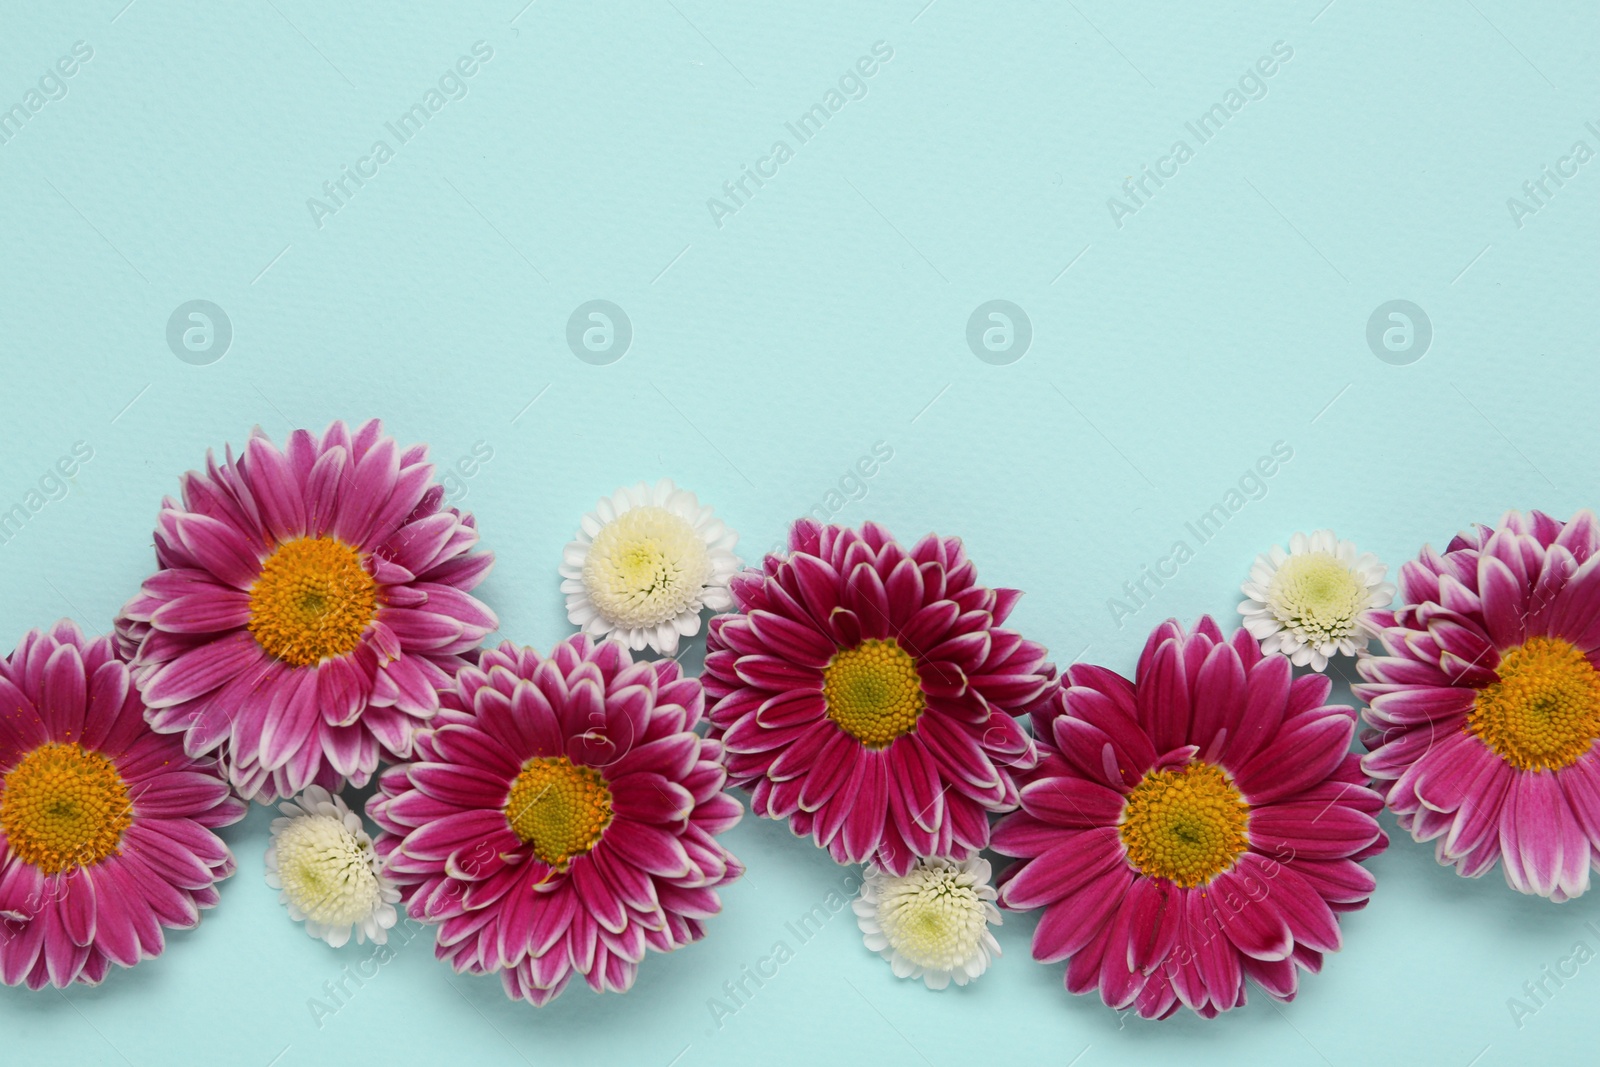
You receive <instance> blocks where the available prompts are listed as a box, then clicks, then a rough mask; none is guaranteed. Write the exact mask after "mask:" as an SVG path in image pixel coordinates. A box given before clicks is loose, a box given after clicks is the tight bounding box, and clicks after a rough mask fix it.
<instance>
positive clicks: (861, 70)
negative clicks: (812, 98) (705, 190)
mask: <svg viewBox="0 0 1600 1067" xmlns="http://www.w3.org/2000/svg"><path fill="white" fill-rule="evenodd" d="M893 58H894V47H893V46H892V45H890V44H889V43H888V42H887V41H874V42H873V43H872V54H871V55H865V56H861V57H860V58H858V59H857V60H856V61H855V65H854V66H853V67H850V68H847V69H846V70H845V72H844V73H843V74H841V75H839V80H838V87H837V88H835V87H833V86H829V87H828V90H827V91H826V92H825V93H823V94H822V100H821V102H819V103H815V104H812V105H811V106H810V107H809V108H807V109H806V110H805V111H803V112H801V114H800V117H799V118H797V119H795V120H794V121H793V122H785V123H784V124H783V125H784V128H785V129H786V130H788V131H789V133H790V134H791V135H792V136H793V137H794V139H795V145H796V146H799V145H803V144H806V143H808V142H809V141H810V140H811V139H812V138H813V137H815V136H816V135H817V134H819V133H821V132H822V127H823V126H825V125H827V123H828V120H829V119H831V118H832V117H833V116H835V115H837V114H838V113H839V112H841V111H843V110H844V106H845V104H847V103H849V102H850V101H851V100H863V99H865V98H866V95H867V79H869V78H871V77H873V76H874V75H876V74H877V73H878V71H879V70H881V69H882V64H885V63H888V62H889V61H890V60H891V59H893ZM794 156H795V149H794V148H791V147H790V146H789V142H788V141H785V140H777V141H774V142H772V147H770V148H768V149H767V154H766V155H764V156H762V157H760V158H759V159H757V160H756V161H755V164H754V169H753V170H752V169H751V167H750V166H749V165H746V166H744V167H742V168H741V170H740V173H739V176H738V177H736V178H731V179H729V180H728V181H725V182H723V183H722V193H723V195H722V196H720V197H718V196H713V197H708V198H707V199H706V210H707V211H709V212H710V213H711V221H712V222H714V223H715V224H716V227H717V229H719V230H720V229H722V220H723V219H724V218H726V217H727V216H729V215H737V214H738V213H739V209H740V208H742V207H745V206H746V205H748V204H749V203H750V201H751V200H752V199H754V198H755V195H756V193H757V192H758V191H760V190H761V189H762V188H763V187H764V186H765V185H766V184H767V182H769V181H771V180H772V179H773V178H776V177H777V176H778V170H779V168H780V167H782V166H783V165H784V164H785V163H787V162H789V160H791V159H793V158H794ZM769 166H770V168H771V169H770V170H769V169H768V168H769ZM752 183H754V186H755V188H751V184H752Z"/></svg>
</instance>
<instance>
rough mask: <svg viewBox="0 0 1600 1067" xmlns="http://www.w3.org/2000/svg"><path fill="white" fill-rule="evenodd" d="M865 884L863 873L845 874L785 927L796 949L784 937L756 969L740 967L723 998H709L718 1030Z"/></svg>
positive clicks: (751, 966)
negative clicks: (863, 882)
mask: <svg viewBox="0 0 1600 1067" xmlns="http://www.w3.org/2000/svg"><path fill="white" fill-rule="evenodd" d="M861 882H862V878H861V875H860V873H858V872H856V871H850V872H848V873H847V874H845V876H844V877H843V878H841V879H840V880H839V888H837V889H830V890H828V895H827V896H825V897H823V898H822V900H820V901H819V902H817V903H816V904H813V905H811V908H810V909H809V910H808V911H806V912H805V913H804V914H802V915H801V916H800V917H799V918H797V919H795V920H793V921H792V922H786V923H784V924H783V928H784V930H786V931H787V932H788V934H789V937H791V938H793V939H794V944H793V945H790V944H789V940H788V939H787V938H781V937H780V938H779V939H778V940H777V941H775V942H773V944H772V948H771V949H769V950H768V951H767V954H766V955H764V956H762V957H761V958H759V959H757V960H756V961H755V963H754V964H753V965H752V964H749V963H744V964H740V966H739V976H738V977H737V978H730V979H729V980H728V981H726V982H723V983H722V992H723V996H720V997H707V998H706V1010H707V1011H709V1012H710V1013H711V1021H712V1022H713V1023H715V1024H716V1027H717V1029H718V1030H721V1029H722V1028H723V1025H724V1020H727V1019H731V1018H733V1017H734V1016H735V1015H737V1014H739V1012H740V1011H742V1010H743V1009H745V1008H747V1007H749V1005H750V1002H751V1001H752V1000H754V999H755V996H756V994H757V993H759V992H761V990H763V989H765V988H766V985H767V983H768V982H770V981H772V980H773V979H774V978H776V977H778V970H779V969H780V968H781V967H782V966H783V965H784V964H786V963H788V962H789V961H790V960H792V959H794V956H795V949H796V948H797V947H799V946H801V945H804V944H805V943H806V942H808V941H810V940H811V939H812V938H814V937H816V936H817V935H818V934H820V933H821V932H822V928H823V926H825V925H826V924H827V922H828V920H829V919H831V918H833V917H834V916H835V915H837V914H839V913H840V912H841V911H844V910H845V909H846V908H848V907H849V904H850V899H851V898H852V897H854V896H855V895H856V893H857V892H858V891H859V890H860V889H861Z"/></svg>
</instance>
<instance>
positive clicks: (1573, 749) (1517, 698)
mask: <svg viewBox="0 0 1600 1067" xmlns="http://www.w3.org/2000/svg"><path fill="white" fill-rule="evenodd" d="M1496 673H1497V674H1499V675H1500V680H1499V681H1497V682H1492V683H1490V684H1489V685H1486V686H1484V687H1483V688H1482V689H1480V690H1478V698H1477V700H1475V701H1474V702H1473V705H1472V710H1471V711H1470V712H1468V713H1467V726H1466V730H1467V732H1468V733H1470V734H1472V735H1473V736H1475V737H1477V738H1478V739H1479V740H1481V741H1482V742H1483V743H1484V744H1486V745H1488V746H1489V747H1490V748H1491V749H1493V750H1494V751H1495V753H1496V754H1497V755H1499V757H1500V758H1501V759H1503V760H1505V761H1506V762H1507V763H1509V764H1511V765H1512V766H1513V767H1516V768H1517V769H1518V770H1523V771H1544V770H1551V771H1554V770H1560V769H1561V768H1562V767H1565V766H1567V765H1568V764H1570V763H1572V762H1573V761H1574V760H1576V759H1577V758H1578V757H1579V756H1581V755H1583V754H1584V753H1585V752H1587V751H1589V749H1590V748H1592V747H1593V746H1594V743H1595V741H1596V740H1597V739H1600V672H1597V671H1596V670H1595V669H1594V665H1593V664H1591V663H1590V662H1589V660H1588V658H1587V657H1586V656H1584V654H1583V653H1582V652H1579V651H1578V650H1577V649H1576V648H1574V647H1573V646H1572V645H1570V644H1568V643H1567V642H1565V641H1562V640H1561V639H1559V638H1555V637H1531V638H1529V639H1528V641H1527V643H1525V644H1523V645H1519V646H1518V647H1516V648H1513V649H1511V650H1510V651H1509V652H1507V653H1505V655H1504V656H1503V657H1502V658H1501V660H1500V666H1499V668H1498V669H1497V670H1496Z"/></svg>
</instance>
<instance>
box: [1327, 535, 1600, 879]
mask: <svg viewBox="0 0 1600 1067" xmlns="http://www.w3.org/2000/svg"><path fill="white" fill-rule="evenodd" d="M1400 587H1401V592H1402V594H1403V595H1404V597H1405V599H1406V600H1408V601H1409V602H1410V606H1409V607H1403V608H1400V609H1399V610H1397V611H1375V612H1371V613H1370V615H1369V619H1370V621H1371V624H1372V625H1373V626H1374V628H1375V629H1377V631H1378V637H1379V640H1380V641H1382V643H1383V648H1384V651H1385V653H1386V654H1385V655H1372V656H1367V657H1364V658H1362V659H1361V660H1359V661H1358V663H1357V668H1358V669H1359V670H1360V672H1361V677H1362V678H1364V679H1366V682H1365V683H1364V684H1359V685H1356V686H1354V687H1353V688H1354V692H1355V694H1356V695H1357V696H1358V697H1359V698H1361V699H1362V700H1363V701H1365V702H1366V703H1367V704H1368V705H1369V707H1368V708H1367V710H1366V719H1367V722H1368V723H1369V724H1370V725H1371V726H1372V727H1373V729H1372V730H1370V731H1368V732H1367V733H1366V734H1365V735H1364V736H1363V738H1362V740H1363V741H1365V742H1366V744H1367V747H1368V748H1370V749H1372V751H1371V752H1370V753H1369V754H1368V755H1367V757H1366V759H1365V760H1363V761H1362V767H1363V768H1364V769H1365V770H1366V772H1367V773H1368V774H1370V775H1371V776H1372V777H1374V778H1376V779H1379V780H1380V781H1382V782H1384V783H1387V784H1388V790H1389V792H1388V796H1387V801H1388V804H1389V807H1391V808H1392V809H1394V811H1395V813H1396V814H1397V815H1398V816H1399V818H1400V825H1401V826H1402V827H1403V828H1405V829H1406V830H1409V831H1410V832H1411V836H1412V837H1414V838H1415V839H1416V840H1418V841H1433V840H1437V841H1438V844H1437V846H1436V852H1437V855H1438V858H1439V862H1440V863H1443V864H1453V865H1454V866H1455V868H1456V871H1457V872H1458V873H1459V874H1461V875H1463V876H1464V877H1468V878H1476V877H1478V876H1480V875H1483V874H1485V873H1487V872H1488V871H1489V870H1491V869H1493V867H1494V865H1495V864H1496V863H1497V862H1500V861H1502V860H1503V861H1504V871H1505V877H1506V881H1507V882H1509V883H1510V884H1511V887H1512V888H1513V889H1516V890H1518V891H1519V892H1523V893H1536V894H1538V895H1539V896H1543V897H1549V898H1550V899H1552V900H1557V901H1562V900H1568V899H1570V898H1572V897H1575V896H1578V895H1579V894H1580V893H1582V892H1584V891H1585V890H1586V889H1588V888H1589V870H1590V868H1591V867H1596V868H1597V869H1600V670H1597V669H1596V668H1597V666H1600V523H1597V522H1596V521H1595V517H1594V515H1593V514H1592V513H1590V512H1588V511H1580V512H1579V513H1578V514H1577V515H1575V516H1573V517H1572V519H1571V520H1570V521H1569V522H1565V523H1563V522H1560V521H1558V520H1556V519H1553V518H1551V517H1550V516H1549V515H1545V514H1543V513H1541V512H1538V511H1533V512H1529V513H1528V514H1526V515H1524V514H1522V513H1521V512H1517V511H1510V512H1507V513H1506V515H1505V517H1504V518H1502V519H1501V520H1500V524H1499V525H1498V526H1496V527H1494V528H1490V527H1488V526H1482V525H1479V526H1476V527H1474V528H1473V529H1472V530H1469V531H1468V532H1466V533H1463V534H1461V535H1460V536H1458V537H1456V538H1455V539H1454V540H1453V541H1451V542H1450V544H1449V546H1448V547H1447V548H1446V549H1445V551H1444V554H1443V555H1440V554H1439V553H1437V552H1435V551H1434V550H1433V549H1432V548H1424V549H1423V550H1422V554H1421V556H1419V557H1418V558H1417V559H1416V560H1414V561H1412V562H1410V563H1407V564H1406V565H1405V566H1404V567H1402V568H1401V571H1400Z"/></svg>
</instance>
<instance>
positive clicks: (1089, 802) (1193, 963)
mask: <svg viewBox="0 0 1600 1067" xmlns="http://www.w3.org/2000/svg"><path fill="white" fill-rule="evenodd" d="M1330 687H1331V683H1330V682H1329V681H1328V679H1327V678H1325V677H1323V676H1322V675H1320V674H1317V675H1310V676H1307V677H1303V678H1298V679H1297V678H1294V677H1293V676H1292V672H1291V669H1290V664H1289V660H1288V659H1287V658H1285V657H1283V656H1281V655H1270V656H1263V655H1262V653H1261V649H1260V647H1259V646H1258V645H1257V644H1256V642H1255V639H1254V638H1252V637H1251V636H1250V635H1249V633H1248V632H1246V631H1244V630H1239V631H1237V632H1235V633H1234V635H1233V637H1232V638H1231V639H1225V638H1224V637H1223V635H1222V631H1221V630H1219V629H1218V628H1217V624H1216V623H1215V622H1213V621H1212V620H1211V619H1210V618H1209V617H1207V618H1203V619H1201V620H1200V624H1199V626H1198V627H1196V629H1195V632H1194V633H1192V634H1186V633H1184V631H1183V629H1182V628H1181V627H1180V626H1179V625H1178V624H1177V623H1176V622H1173V621H1170V620H1169V621H1168V622H1165V623H1163V624H1162V625H1161V626H1159V627H1157V628H1156V630H1155V632H1154V633H1152V634H1151V635H1150V640H1149V642H1148V643H1147V644H1146V645H1145V648H1144V654H1143V655H1142V656H1141V657H1140V658H1139V665H1138V669H1137V671H1136V673H1135V675H1134V680H1133V681H1131V682H1130V681H1128V680H1127V679H1126V678H1124V677H1122V676H1121V675H1119V674H1117V673H1115V672H1113V671H1110V670H1107V669H1105V668H1104V667H1093V666H1087V665H1074V666H1072V667H1070V668H1068V670H1067V677H1066V680H1065V685H1063V686H1062V687H1061V689H1059V690H1058V691H1057V694H1056V696H1055V697H1054V699H1053V701H1052V704H1051V706H1050V707H1048V708H1047V709H1045V710H1041V711H1038V712H1035V713H1034V715H1033V733H1034V737H1035V739H1036V741H1037V743H1038V745H1039V750H1040V754H1041V758H1040V760H1039V765H1038V767H1036V768H1035V769H1034V770H1033V771H1032V772H1030V773H1029V774H1028V775H1026V784H1025V785H1024V786H1023V788H1022V810H1021V811H1019V812H1017V813H1015V814H1013V815H1009V816H1007V817H1006V818H1004V819H1002V820H1001V821H1000V824H999V825H998V826H996V827H995V832H994V848H995V850H996V851H998V852H1001V853H1004V854H1005V855H1008V856H1019V857H1022V860H1023V862H1021V863H1016V864H1012V865H1011V866H1010V867H1008V868H1007V869H1006V871H1005V872H1004V873H1003V874H1002V875H1001V879H1000V889H999V893H1000V904H1001V906H1003V907H1008V908H1014V909H1018V910H1026V909H1031V908H1043V909H1044V915H1043V917H1042V918H1041V919H1040V922H1039V926H1038V928H1037V930H1035V932H1034V936H1033V955H1034V958H1035V959H1037V960H1039V961H1040V962H1042V963H1054V962H1057V961H1059V960H1063V959H1068V958H1069V957H1070V962H1068V964H1067V971H1066V986H1067V989H1068V991H1070V992H1072V993H1086V992H1088V991H1089V990H1091V989H1093V988H1095V987H1096V986H1098V987H1099V989H1100V995H1101V997H1102V998H1103V999H1104V1000H1105V1002H1106V1003H1107V1004H1109V1005H1110V1006H1112V1007H1114V1008H1117V1009H1118V1010H1123V1009H1128V1008H1133V1009H1136V1010H1137V1011H1138V1012H1139V1014H1140V1015H1142V1016H1144V1017H1146V1018H1162V1017H1165V1016H1168V1015H1171V1014H1172V1013H1173V1012H1175V1011H1177V1010H1178V1008H1179V1006H1180V1005H1184V1006H1187V1007H1189V1008H1192V1009H1193V1010H1194V1011H1196V1012H1198V1013H1199V1014H1201V1015H1203V1016H1206V1017H1208V1018H1210V1017H1212V1016H1215V1015H1216V1014H1217V1013H1218V1012H1222V1011H1226V1010H1228V1009H1229V1008H1235V1007H1239V1006H1241V1005H1243V1004H1244V1002H1245V985H1244V980H1245V979H1246V978H1251V979H1254V980H1255V982H1256V983H1257V984H1258V985H1260V986H1261V987H1262V988H1263V989H1265V990H1266V991H1267V993H1268V994H1270V995H1271V996H1273V997H1276V998H1278V999H1280V1000H1290V999H1292V998H1293V997H1294V995H1295V989H1296V986H1297V984H1298V980H1299V974H1298V971H1299V970H1300V969H1304V970H1308V971H1313V972H1314V971H1317V970H1320V969H1321V967H1322V957H1323V954H1324V953H1326V952H1332V951H1334V950H1335V949H1337V948H1338V947H1339V924H1338V922H1337V921H1336V920H1335V913H1336V912H1340V911H1349V910H1352V909H1355V908H1360V907H1364V906H1365V905H1366V902H1367V897H1368V895H1369V894H1371V892H1372V890H1373V885H1374V883H1373V879H1372V875H1370V874H1368V873H1367V871H1366V869H1365V868H1364V867H1362V866H1361V865H1360V863H1359V862H1358V861H1359V860H1362V859H1365V858H1366V857H1368V856H1371V855H1373V854H1375V853H1377V852H1381V851H1382V850H1383V848H1384V847H1385V845H1387V844H1388V839H1387V838H1386V837H1385V836H1384V834H1383V831H1382V830H1380V829H1379V828H1378V823H1377V820H1376V818H1375V816H1376V815H1377V813H1378V812H1379V810H1381V808H1382V807H1383V803H1382V801H1381V799H1380V798H1379V797H1378V794H1377V793H1375V792H1373V791H1372V790H1371V789H1368V788H1367V786H1366V778H1365V777H1364V776H1363V775H1362V773H1361V768H1360V761H1359V759H1358V757H1357V756H1355V755H1354V754H1353V753H1351V752H1350V740H1351V737H1352V735H1353V734H1354V732H1355V725H1356V718H1355V713H1354V711H1353V710H1352V709H1350V708H1345V707H1337V706H1326V705H1324V703H1323V702H1324V701H1325V700H1326V699H1327V697H1328V691H1329V689H1330Z"/></svg>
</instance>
